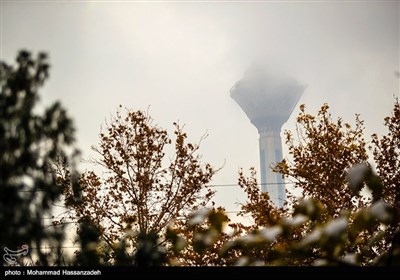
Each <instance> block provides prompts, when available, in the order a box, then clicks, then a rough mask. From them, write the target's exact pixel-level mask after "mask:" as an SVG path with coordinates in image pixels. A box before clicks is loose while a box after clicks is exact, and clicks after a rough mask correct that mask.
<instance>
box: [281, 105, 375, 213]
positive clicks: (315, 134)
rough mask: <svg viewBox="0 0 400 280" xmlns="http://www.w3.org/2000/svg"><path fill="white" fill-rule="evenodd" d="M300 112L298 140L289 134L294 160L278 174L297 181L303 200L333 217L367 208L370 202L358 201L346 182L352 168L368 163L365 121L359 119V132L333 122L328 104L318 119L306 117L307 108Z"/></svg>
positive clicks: (287, 139) (358, 198)
mask: <svg viewBox="0 0 400 280" xmlns="http://www.w3.org/2000/svg"><path fill="white" fill-rule="evenodd" d="M300 111H301V112H300V114H299V115H298V117H297V123H296V132H297V135H296V137H295V136H294V135H293V134H292V132H290V131H285V136H286V144H287V145H288V149H289V155H290V156H291V157H292V159H291V160H289V159H284V160H283V161H282V162H280V163H279V164H277V165H276V166H275V169H274V170H275V171H276V172H279V173H282V174H283V176H284V177H285V178H288V179H291V180H293V181H294V182H295V187H296V188H298V189H300V190H301V191H302V195H303V197H309V198H311V197H312V198H315V199H316V200H318V201H320V202H321V203H322V204H323V205H324V206H325V207H326V209H327V211H328V214H329V215H331V216H337V215H338V214H339V212H340V210H341V209H343V208H346V209H357V208H359V207H361V206H363V205H364V204H365V202H366V199H365V198H362V197H354V196H353V194H352V192H351V190H350V189H349V188H348V187H347V180H346V174H347V171H348V170H349V168H350V167H351V166H353V165H354V164H357V163H363V162H366V161H367V160H368V155H367V150H366V143H365V140H364V131H363V130H364V126H363V121H362V120H360V118H359V115H356V119H355V128H352V127H351V125H350V124H348V123H343V120H342V119H341V118H338V119H337V121H333V120H332V117H331V114H330V113H329V106H328V105H327V104H324V105H323V106H322V107H321V109H320V110H319V112H318V114H317V116H316V117H315V116H313V115H311V114H308V113H306V111H305V106H304V105H301V106H300Z"/></svg>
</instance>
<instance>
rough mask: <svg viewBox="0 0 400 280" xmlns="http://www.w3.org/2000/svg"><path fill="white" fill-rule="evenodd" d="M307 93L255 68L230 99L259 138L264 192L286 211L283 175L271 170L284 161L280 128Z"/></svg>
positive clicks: (284, 78)
mask: <svg viewBox="0 0 400 280" xmlns="http://www.w3.org/2000/svg"><path fill="white" fill-rule="evenodd" d="M304 89H305V86H304V85H301V84H299V83H298V82H297V81H295V80H294V79H292V78H290V77H287V76H285V75H283V74H279V73H278V72H275V71H274V72H272V71H269V70H268V69H267V68H266V67H263V66H261V65H252V66H251V67H250V68H249V69H248V70H247V71H246V72H245V75H244V77H243V79H241V80H239V81H238V82H236V84H235V85H234V86H233V88H232V89H231V91H230V92H231V97H232V98H233V99H234V100H235V101H236V103H238V104H239V106H240V107H241V108H242V110H243V111H244V112H245V113H246V115H247V117H248V118H249V119H250V122H251V123H252V124H253V125H254V126H255V127H256V128H257V129H258V133H259V135H260V138H259V148H260V173H261V191H262V192H268V194H269V197H270V199H271V200H272V202H273V203H274V204H275V205H276V206H278V207H283V204H284V202H285V200H286V191H285V184H284V181H283V178H282V175H281V174H279V173H275V172H272V168H271V166H272V165H273V164H275V163H277V162H280V161H282V142H281V136H280V133H281V128H282V126H283V124H284V123H285V122H286V121H287V120H288V118H289V116H290V114H291V113H292V111H293V109H294V107H295V106H296V104H297V101H298V100H299V99H300V96H301V94H302V93H303V91H304Z"/></svg>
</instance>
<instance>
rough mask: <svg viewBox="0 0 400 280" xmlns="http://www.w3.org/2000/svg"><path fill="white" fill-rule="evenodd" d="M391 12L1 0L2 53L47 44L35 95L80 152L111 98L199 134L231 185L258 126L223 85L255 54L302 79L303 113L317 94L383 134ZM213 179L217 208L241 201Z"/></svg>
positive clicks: (392, 92)
mask: <svg viewBox="0 0 400 280" xmlns="http://www.w3.org/2000/svg"><path fill="white" fill-rule="evenodd" d="M399 13H400V2H399V1H254V2H252V1H192V2H190V1H168V2H167V1H157V2H155V1H153V2H151V1H141V2H135V1H51V0H50V1H18V0H13V1H3V0H1V27H0V30H1V42H0V47H1V49H0V56H1V60H2V61H6V62H8V63H13V62H14V60H15V57H16V54H17V52H18V51H19V50H21V49H27V50H29V51H32V52H33V53H34V54H37V53H38V52H39V51H45V52H47V53H48V54H49V56H50V63H51V70H50V79H49V81H48V82H47V84H46V85H45V87H44V88H43V90H42V92H41V96H42V104H43V106H44V105H46V104H50V103H52V102H54V101H55V100H60V101H61V102H62V104H63V105H64V106H65V107H66V108H67V110H68V112H69V114H70V116H71V117H72V118H73V119H74V121H75V125H76V128H77V139H78V146H79V148H80V149H81V150H82V152H83V158H88V157H90V156H93V155H94V153H93V152H91V150H90V147H91V145H95V144H97V143H98V140H99V138H98V134H99V132H100V127H101V125H102V124H104V122H105V121H106V120H107V119H109V117H110V116H112V115H113V114H115V112H116V111H117V108H118V106H119V105H120V104H121V105H122V106H124V107H126V108H129V109H132V110H147V109H148V111H149V113H150V115H151V116H152V118H153V119H154V123H155V124H158V125H159V126H161V127H163V128H165V129H167V130H168V131H170V132H171V133H172V129H173V125H172V123H173V122H175V121H179V123H180V124H184V125H185V131H186V132H187V134H188V136H189V140H190V141H193V142H197V141H198V140H199V139H200V138H201V136H202V135H204V134H205V133H206V134H208V137H207V138H206V139H205V140H204V141H202V142H201V147H200V154H202V159H203V160H204V161H205V162H209V163H211V164H212V165H213V166H215V167H221V166H222V167H223V168H222V169H221V170H220V171H219V172H218V173H217V175H215V177H214V179H213V181H212V184H216V185H221V184H222V185H235V184H237V180H238V170H239V168H243V169H244V170H245V171H246V173H247V174H249V172H248V169H249V168H250V167H255V168H256V169H257V170H258V169H259V154H258V133H257V129H256V128H255V127H254V126H253V125H252V124H251V123H250V121H249V120H248V119H247V117H246V115H245V113H244V112H243V111H242V110H241V109H240V107H239V106H238V105H237V104H236V103H235V101H234V100H233V99H232V98H231V97H230V89H231V88H232V87H233V85H234V84H235V82H237V81H238V80H240V79H241V78H242V77H243V74H244V72H245V70H246V69H247V68H248V67H249V66H250V65H251V63H253V62H254V61H257V60H259V59H261V58H262V59H263V60H264V61H267V63H268V61H270V62H271V65H272V64H275V65H279V66H280V67H282V68H283V69H285V71H287V73H288V74H289V75H291V76H292V77H293V78H295V79H296V80H298V81H299V82H300V83H302V84H305V85H307V88H306V89H305V91H304V93H303V95H302V97H301V98H300V100H299V103H298V105H300V104H305V105H306V108H307V111H308V112H310V113H312V114H316V113H317V110H318V109H319V108H320V106H321V105H322V104H323V103H325V102H326V103H328V104H329V105H330V108H331V112H332V115H333V117H334V118H335V117H337V116H341V117H343V119H344V120H345V121H347V122H350V123H354V119H355V114H356V113H359V114H360V115H361V119H363V120H364V121H365V126H366V130H365V135H366V139H367V140H369V139H370V138H369V135H371V134H372V133H374V132H377V133H378V134H382V133H385V131H386V130H385V127H384V126H383V118H384V117H385V116H387V115H389V114H390V113H391V110H392V108H393V104H394V97H395V96H397V97H398V96H399V89H400V86H399V82H400V79H399V78H397V77H396V75H395V71H399V70H400V67H399V63H400V60H399V51H400V48H399V44H400V41H399V38H400V34H399ZM298 112H299V110H298V106H297V107H296V109H295V110H294V111H293V113H292V115H291V117H290V118H289V120H288V121H287V123H286V124H285V125H284V126H283V128H282V131H283V130H285V129H288V130H292V131H293V130H294V128H295V117H296V115H297V114H298ZM283 153H284V155H283V156H284V157H286V156H287V149H286V148H285V146H284V147H283ZM80 168H81V169H82V170H84V169H87V168H88V169H90V168H91V166H87V165H85V164H83V163H82V164H81V165H80ZM216 190H217V194H216V196H215V199H214V200H215V201H216V203H217V205H221V206H224V207H225V208H226V210H227V211H235V210H238V206H237V205H236V204H235V203H237V202H245V200H246V197H245V195H244V193H243V192H242V191H241V190H240V189H239V188H238V187H237V186H226V187H218V188H216Z"/></svg>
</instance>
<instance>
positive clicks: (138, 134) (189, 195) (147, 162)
mask: <svg viewBox="0 0 400 280" xmlns="http://www.w3.org/2000/svg"><path fill="white" fill-rule="evenodd" d="M174 126H175V131H174V134H175V140H174V141H173V140H172V139H171V138H170V137H169V135H168V133H167V131H166V130H164V129H161V128H159V127H157V126H156V125H153V123H152V119H151V117H150V116H149V115H148V114H146V113H145V112H143V111H130V110H127V112H126V116H122V115H121V113H120V112H119V111H118V112H117V114H116V117H115V118H113V119H112V120H111V123H107V124H106V129H105V131H102V132H101V133H100V143H99V146H98V147H93V148H94V150H95V151H96V152H97V153H98V155H99V156H100V157H99V159H96V160H93V162H94V163H95V165H96V166H100V167H102V168H103V170H105V172H104V173H103V174H104V175H103V176H99V175H97V173H96V172H95V171H87V172H85V173H83V174H82V175H81V176H80V180H79V185H80V187H81V190H78V191H74V189H73V185H71V183H70V182H71V181H70V174H69V173H68V169H67V168H66V167H65V166H64V167H63V166H61V167H60V168H59V170H58V171H59V172H58V175H59V184H60V185H61V186H62V188H63V190H64V194H65V197H66V199H65V201H66V207H67V208H69V209H71V210H72V211H71V212H70V216H69V218H71V219H74V220H75V221H81V220H82V219H86V220H89V221H90V223H91V224H92V225H93V226H94V227H95V228H96V229H97V230H98V231H99V233H100V236H101V240H102V241H103V242H105V243H106V244H107V245H108V247H109V248H111V250H112V254H111V257H110V259H109V261H110V262H111V263H113V262H115V261H117V256H116V253H117V247H116V246H117V244H119V243H120V242H124V247H125V248H126V253H127V254H128V255H131V256H132V254H133V252H136V250H138V251H137V253H140V251H139V249H138V246H139V245H138V243H137V242H139V241H138V239H137V235H138V234H139V235H140V236H142V237H143V236H145V237H146V238H150V237H151V238H150V239H148V240H147V241H149V242H150V243H151V242H155V241H154V240H156V239H157V238H155V237H154V236H152V234H153V233H157V236H158V237H159V238H163V234H164V233H163V231H165V229H166V228H167V225H168V224H169V223H171V222H172V221H173V220H182V219H185V218H186V217H187V216H188V215H189V213H190V212H191V211H193V210H196V209H199V208H202V207H204V206H206V205H207V203H209V202H210V199H211V197H212V196H213V194H214V191H213V190H211V189H210V188H209V187H208V186H207V183H209V181H210V180H211V178H212V176H213V175H214V174H215V172H216V170H215V169H214V168H212V167H211V165H210V164H208V163H207V164H203V163H202V162H201V160H200V156H199V155H197V151H198V149H199V145H198V144H192V143H189V142H187V141H186V138H187V135H186V133H185V132H184V131H183V130H182V128H181V127H180V126H179V125H178V124H176V123H174ZM171 146H172V148H173V149H174V155H173V157H172V159H170V162H169V163H168V162H167V160H166V158H165V157H166V152H167V149H168V148H169V147H171ZM142 241H143V240H142ZM147 241H146V242H147ZM161 242H163V241H161ZM146 244H148V242H147V243H146ZM146 246H147V245H146Z"/></svg>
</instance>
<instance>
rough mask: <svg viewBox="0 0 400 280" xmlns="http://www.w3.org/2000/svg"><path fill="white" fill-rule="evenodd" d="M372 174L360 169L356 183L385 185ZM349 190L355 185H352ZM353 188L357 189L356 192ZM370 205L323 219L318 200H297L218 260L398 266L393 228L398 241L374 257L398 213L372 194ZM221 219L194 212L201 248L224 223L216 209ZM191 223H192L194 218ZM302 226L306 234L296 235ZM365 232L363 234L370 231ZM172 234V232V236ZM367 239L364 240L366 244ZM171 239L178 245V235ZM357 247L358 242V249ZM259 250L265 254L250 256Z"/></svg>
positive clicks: (236, 240) (230, 245)
mask: <svg viewBox="0 0 400 280" xmlns="http://www.w3.org/2000/svg"><path fill="white" fill-rule="evenodd" d="M372 177H376V175H375V174H374V173H373V172H367V173H364V175H363V177H362V178H361V181H359V182H358V183H360V184H362V185H364V184H367V186H368V187H369V188H374V189H379V188H383V185H382V184H381V183H380V180H376V178H372ZM351 189H355V190H356V189H357V187H356V186H352V187H351ZM356 192H357V191H356ZM375 193H376V192H375ZM373 201H374V202H373V203H372V204H371V205H370V206H366V207H362V208H360V209H358V210H357V211H355V212H353V213H351V212H350V211H348V210H347V209H343V210H342V211H341V212H340V213H339V215H338V216H337V217H334V218H330V219H329V220H327V221H323V220H321V217H323V216H324V214H325V213H326V212H327V211H328V210H327V209H326V207H324V206H323V205H322V204H321V203H320V202H318V201H317V200H316V199H314V198H311V199H305V200H300V201H299V202H298V203H297V204H296V205H295V207H294V211H293V212H292V214H291V216H290V217H281V218H279V219H278V220H277V221H276V224H275V225H269V226H263V227H259V228H257V229H252V230H251V231H250V232H249V233H248V234H245V235H243V236H240V237H236V238H232V239H231V240H229V241H228V242H226V243H224V244H223V245H222V246H221V247H220V249H219V250H218V251H217V252H218V256H219V258H224V257H225V256H226V255H227V254H229V253H230V252H232V251H236V253H237V254H236V256H237V258H236V261H235V263H234V265H239V266H243V265H268V266H270V265H309V264H310V265H317V266H321V265H345V266H355V265H377V266H381V265H400V244H399V242H398V240H399V237H400V233H399V232H398V231H397V232H396V235H395V236H396V238H397V239H396V240H397V241H396V242H395V243H393V244H392V247H391V248H390V249H389V250H387V251H385V252H383V253H382V254H380V255H377V254H376V252H374V249H375V245H376V244H377V243H378V242H380V241H381V240H382V239H383V237H384V236H385V233H386V231H387V229H388V226H390V225H391V224H393V223H396V222H397V221H396V215H395V212H394V208H393V206H391V205H390V204H388V203H387V202H385V201H383V200H382V199H380V198H378V197H374V199H373ZM218 214H219V215H220V216H221V218H219V219H218V220H217V222H216V223H211V224H210V223H207V222H206V221H207V219H210V217H211V216H212V215H215V212H213V211H208V212H206V215H204V211H203V212H198V213H197V214H195V215H193V218H192V219H191V220H189V223H192V224H193V223H195V224H196V225H200V224H208V226H207V227H206V230H204V229H201V230H200V231H196V232H195V234H199V233H201V234H203V235H202V238H201V239H199V240H198V242H200V243H201V246H202V247H201V250H200V249H199V248H197V249H196V250H197V251H200V252H201V251H204V249H205V248H208V247H211V246H213V242H210V241H212V240H217V238H218V235H217V234H216V233H219V234H221V232H222V230H221V227H223V226H224V221H225V220H226V215H225V214H224V213H223V212H219V213H218ZM194 221H195V222H194ZM299 228H303V230H302V232H304V233H305V234H304V236H302V237H300V238H297V239H294V238H293V236H295V235H296V234H297V232H298V230H299ZM371 231H372V234H371V235H365V232H371ZM172 235H173V234H172V233H170V236H172ZM365 239H368V240H367V242H365ZM173 240H175V242H174V241H173V242H172V243H173V244H174V246H175V247H178V243H179V242H176V241H177V240H179V239H178V238H177V237H176V236H175V238H174V239H173ZM358 245H361V247H359V246H358ZM260 251H262V252H263V254H260V253H259V254H254V252H260Z"/></svg>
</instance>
